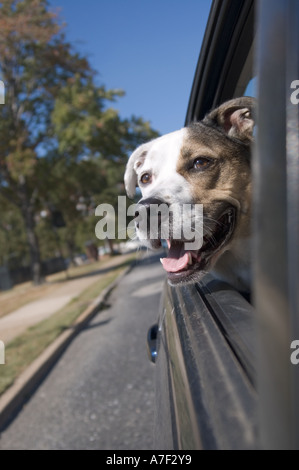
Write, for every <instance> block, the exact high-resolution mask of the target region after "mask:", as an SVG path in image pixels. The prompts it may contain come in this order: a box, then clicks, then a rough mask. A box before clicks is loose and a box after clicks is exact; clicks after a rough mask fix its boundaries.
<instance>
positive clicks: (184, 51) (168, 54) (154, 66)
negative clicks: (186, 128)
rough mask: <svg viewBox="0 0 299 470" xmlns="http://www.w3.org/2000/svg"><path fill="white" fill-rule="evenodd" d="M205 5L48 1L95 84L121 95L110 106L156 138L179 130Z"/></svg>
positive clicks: (193, 1)
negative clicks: (144, 123)
mask: <svg viewBox="0 0 299 470" xmlns="http://www.w3.org/2000/svg"><path fill="white" fill-rule="evenodd" d="M211 3H212V2H211V0H184V1H183V0H151V1H149V0H49V4H50V6H51V7H55V8H56V7H60V8H61V9H60V17H61V18H62V19H63V20H65V22H66V23H67V26H66V30H65V32H66V37H67V39H68V40H69V41H70V42H72V43H73V44H74V45H75V47H76V48H77V50H79V51H80V52H81V53H82V54H84V55H86V56H87V57H88V58H89V61H90V63H91V65H92V67H93V68H94V69H95V70H97V72H98V73H99V76H98V83H99V84H104V85H105V86H106V87H107V88H121V89H123V90H124V91H125V92H126V96H125V97H123V98H120V99H119V101H118V102H117V103H114V104H113V107H115V108H117V109H118V110H119V112H120V115H121V116H122V117H130V116H131V115H133V114H134V115H136V116H142V117H143V118H144V119H145V120H148V121H150V122H151V125H152V127H153V128H154V129H156V130H158V131H159V132H160V133H161V134H164V133H167V132H171V131H173V130H176V129H179V128H180V127H182V126H183V125H184V119H185V114H186V110H187V104H188V100H189V95H190V90H191V86H192V81H193V75H194V72H195V67H196V64H197V60H198V56H199V52H200V47H201V43H202V39H203V35H204V31H205V26H206V22H207V19H208V14H209V10H210V6H211Z"/></svg>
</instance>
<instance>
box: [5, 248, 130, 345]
mask: <svg viewBox="0 0 299 470" xmlns="http://www.w3.org/2000/svg"><path fill="white" fill-rule="evenodd" d="M130 256H132V253H129V254H125V255H119V256H115V257H113V258H111V259H110V260H108V261H107V262H106V263H105V264H103V265H101V266H99V270H98V271H95V272H92V273H90V274H85V275H83V276H82V277H80V278H76V279H70V280H66V281H63V283H62V285H61V286H60V287H59V286H58V287H57V289H55V290H54V292H51V293H49V294H47V295H45V296H44V297H43V298H41V299H38V300H35V301H33V302H30V303H28V304H26V305H24V306H23V307H21V308H19V309H17V310H15V311H14V312H11V313H9V314H8V315H6V316H4V317H2V318H0V340H1V341H3V342H4V344H8V342H9V341H11V340H12V339H14V338H15V337H17V336H19V335H20V334H22V333H23V332H24V331H25V330H27V328H29V327H30V326H33V325H35V324H36V323H39V322H40V321H42V320H44V319H46V318H48V317H50V316H51V315H53V314H54V313H56V312H58V311H59V310H60V309H61V308H63V307H64V306H65V305H67V304H68V303H69V302H70V301H71V300H72V299H74V298H75V297H78V296H79V295H80V294H81V293H82V292H83V291H84V290H85V289H87V288H88V287H89V286H91V285H92V284H93V283H95V282H96V281H98V280H99V279H100V278H101V277H104V276H105V274H106V273H107V271H109V270H110V269H111V268H114V267H116V266H118V265H121V264H122V263H124V262H125V261H126V260H127V259H128V258H129V257H130Z"/></svg>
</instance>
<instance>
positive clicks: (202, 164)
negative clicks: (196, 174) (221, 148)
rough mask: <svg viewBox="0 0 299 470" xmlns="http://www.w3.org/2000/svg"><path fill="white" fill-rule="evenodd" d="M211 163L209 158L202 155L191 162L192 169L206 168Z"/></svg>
mask: <svg viewBox="0 0 299 470" xmlns="http://www.w3.org/2000/svg"><path fill="white" fill-rule="evenodd" d="M210 164H211V160H210V159H208V158H204V157H198V158H196V159H195V160H194V162H193V167H192V168H193V169H194V170H201V171H202V170H205V169H206V168H208V167H209V166H210Z"/></svg>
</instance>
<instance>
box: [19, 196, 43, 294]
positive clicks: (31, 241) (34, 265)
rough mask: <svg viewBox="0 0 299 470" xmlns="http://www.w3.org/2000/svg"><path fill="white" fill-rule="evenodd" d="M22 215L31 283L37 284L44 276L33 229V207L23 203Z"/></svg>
mask: <svg viewBox="0 0 299 470" xmlns="http://www.w3.org/2000/svg"><path fill="white" fill-rule="evenodd" d="M22 215H23V218H24V222H25V228H26V234H27V241H28V245H29V251H30V259H31V272H32V279H33V284H34V285H35V286H37V285H39V284H41V283H42V282H43V281H44V278H43V276H42V266H41V259H40V250H39V243H38V238H37V236H36V233H35V230H34V229H35V220H34V212H33V208H32V207H30V206H29V205H27V204H26V205H23V207H22Z"/></svg>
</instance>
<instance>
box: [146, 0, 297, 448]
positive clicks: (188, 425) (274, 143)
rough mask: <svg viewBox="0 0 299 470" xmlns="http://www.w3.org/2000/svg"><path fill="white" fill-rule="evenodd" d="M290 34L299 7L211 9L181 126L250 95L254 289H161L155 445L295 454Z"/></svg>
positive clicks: (217, 3)
mask: <svg viewBox="0 0 299 470" xmlns="http://www.w3.org/2000/svg"><path fill="white" fill-rule="evenodd" d="M269 3H270V5H269ZM298 36H299V2H298V1H296V0H295V1H293V0H272V1H271V2H267V1H265V0H260V1H254V0H241V1H239V0H238V1H234V0H233V1H232V0H214V2H213V4H212V7H211V12H210V16H209V20H208V23H207V27H206V33H205V37H204V41H203V45H202V49H201V52H200V56H199V61H198V66H197V69H196V73H195V78H194V83H193V87H192V91H191V97H190V102H189V106H188V111H187V117H186V125H187V124H189V123H190V122H191V121H194V120H200V119H202V118H203V117H204V115H205V114H206V113H207V112H208V111H209V110H210V109H212V108H214V107H215V106H217V105H219V104H221V103H222V102H224V101H226V100H228V99H231V98H234V97H237V96H242V95H254V96H257V99H258V115H257V129H256V145H255V148H254V152H253V153H254V159H253V186H254V208H255V211H254V220H253V227H252V231H253V249H252V263H253V270H254V281H253V285H252V292H251V296H250V298H249V297H248V296H247V297H244V296H243V295H242V293H240V292H237V291H235V290H234V289H233V288H232V287H231V286H229V285H227V284H224V283H222V282H219V281H217V280H216V279H214V278H212V276H211V275H207V276H206V277H205V278H204V279H203V281H202V282H200V283H198V284H193V285H187V286H175V287H171V286H169V285H168V284H165V287H164V292H163V296H162V299H161V309H160V314H159V321H158V324H157V325H155V326H154V327H153V328H152V329H150V331H149V337H148V344H149V350H150V354H151V357H152V360H153V362H155V367H156V399H157V410H156V429H155V437H156V448H157V449H186V450H187V449H188V450H191V449H298V448H299V409H298V408H299V365H296V364H295V363H293V362H294V361H293V362H292V361H291V354H292V347H293V346H292V341H294V340H296V339H298V340H299V130H298V129H299V127H298V122H299V105H298V104H297V103H296V100H295V99H294V92H295V91H296V89H295V87H296V80H299V37H298ZM298 83H299V82H298ZM292 93H293V95H292ZM298 94H299V93H298ZM297 101H299V100H297ZM294 344H296V343H293V345H294Z"/></svg>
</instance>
